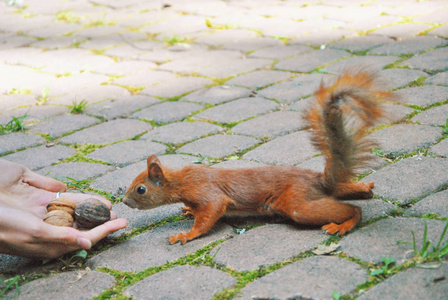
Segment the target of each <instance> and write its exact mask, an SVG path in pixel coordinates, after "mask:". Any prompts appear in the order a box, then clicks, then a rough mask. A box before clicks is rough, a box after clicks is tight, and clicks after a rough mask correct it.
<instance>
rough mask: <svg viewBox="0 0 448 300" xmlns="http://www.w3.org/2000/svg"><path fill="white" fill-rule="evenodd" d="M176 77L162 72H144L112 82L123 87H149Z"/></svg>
mask: <svg viewBox="0 0 448 300" xmlns="http://www.w3.org/2000/svg"><path fill="white" fill-rule="evenodd" d="M175 77H176V75H174V74H173V73H170V72H164V71H146V72H141V73H138V74H133V75H128V76H124V77H121V78H118V79H115V80H114V81H113V83H114V84H117V85H123V86H136V87H141V86H150V85H153V84H157V83H161V82H164V81H166V80H169V79H173V78H175Z"/></svg>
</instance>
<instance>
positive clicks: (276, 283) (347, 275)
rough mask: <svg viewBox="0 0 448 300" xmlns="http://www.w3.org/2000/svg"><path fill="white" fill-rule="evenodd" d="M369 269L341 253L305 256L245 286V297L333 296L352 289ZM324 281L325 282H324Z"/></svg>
mask: <svg viewBox="0 0 448 300" xmlns="http://www.w3.org/2000/svg"><path fill="white" fill-rule="evenodd" d="M368 279H369V276H368V275H367V272H366V270H364V269H363V268H361V267H360V266H359V265H357V264H355V263H353V262H350V261H348V260H344V259H341V258H338V257H326V256H315V257H309V258H305V259H303V260H300V261H298V262H296V263H293V264H291V265H288V266H286V267H284V268H281V269H280V270H277V271H274V272H272V273H270V274H268V275H266V276H264V277H262V278H260V279H258V280H256V281H254V282H252V283H250V284H248V285H247V286H246V287H244V288H243V289H242V290H241V292H242V294H241V295H240V296H238V298H242V299H332V294H333V292H335V291H337V292H339V293H340V294H341V295H342V294H348V293H350V292H353V291H354V290H355V289H356V286H357V285H360V284H361V283H363V282H365V281H367V280H368ZM322 282H325V284H321V283H322Z"/></svg>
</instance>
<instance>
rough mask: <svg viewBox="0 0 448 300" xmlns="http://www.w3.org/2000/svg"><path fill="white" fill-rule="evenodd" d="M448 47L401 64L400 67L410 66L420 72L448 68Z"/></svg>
mask: <svg viewBox="0 0 448 300" xmlns="http://www.w3.org/2000/svg"><path fill="white" fill-rule="evenodd" d="M447 53H448V47H444V48H439V49H436V50H432V51H429V52H426V53H423V54H421V55H418V56H414V57H412V58H410V59H408V60H405V61H403V62H401V63H400V64H399V65H400V66H408V67H410V68H412V69H419V70H440V71H444V70H446V69H447V68H448V58H447Z"/></svg>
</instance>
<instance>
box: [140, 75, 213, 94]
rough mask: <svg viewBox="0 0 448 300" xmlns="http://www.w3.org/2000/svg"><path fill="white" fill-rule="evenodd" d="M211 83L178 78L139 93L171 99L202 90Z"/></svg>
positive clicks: (202, 79)
mask: <svg viewBox="0 0 448 300" xmlns="http://www.w3.org/2000/svg"><path fill="white" fill-rule="evenodd" d="M212 83H213V81H211V80H210V79H207V78H199V77H179V78H174V79H170V80H167V81H165V82H161V83H159V84H157V85H153V86H149V87H147V88H145V89H144V90H143V91H141V93H142V94H145V95H151V96H159V97H163V98H172V97H175V96H180V95H183V94H185V93H188V92H191V91H194V90H198V89H200V88H204V87H205V86H207V85H210V84H212Z"/></svg>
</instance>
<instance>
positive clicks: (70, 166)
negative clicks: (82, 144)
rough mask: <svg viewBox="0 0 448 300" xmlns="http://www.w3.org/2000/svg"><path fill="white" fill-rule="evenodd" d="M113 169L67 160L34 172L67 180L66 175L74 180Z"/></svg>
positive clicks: (98, 174)
mask: <svg viewBox="0 0 448 300" xmlns="http://www.w3.org/2000/svg"><path fill="white" fill-rule="evenodd" d="M114 169H115V168H114V167H111V166H106V165H102V164H96V163H87V162H68V163H62V164H57V165H53V166H49V167H45V168H42V169H40V170H38V171H36V173H38V174H41V175H45V176H49V177H53V178H56V179H58V180H62V181H67V177H70V178H73V179H75V180H85V179H91V178H95V177H98V176H100V175H103V174H105V173H107V172H110V171H112V170H114Z"/></svg>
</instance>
